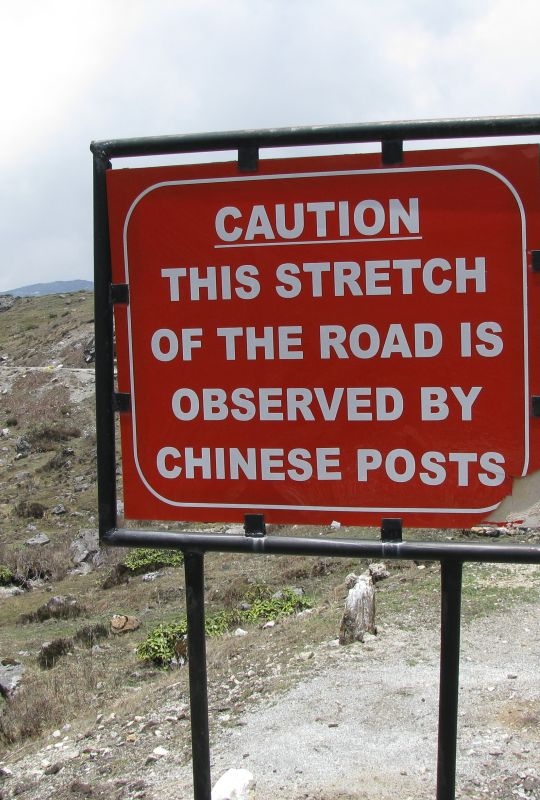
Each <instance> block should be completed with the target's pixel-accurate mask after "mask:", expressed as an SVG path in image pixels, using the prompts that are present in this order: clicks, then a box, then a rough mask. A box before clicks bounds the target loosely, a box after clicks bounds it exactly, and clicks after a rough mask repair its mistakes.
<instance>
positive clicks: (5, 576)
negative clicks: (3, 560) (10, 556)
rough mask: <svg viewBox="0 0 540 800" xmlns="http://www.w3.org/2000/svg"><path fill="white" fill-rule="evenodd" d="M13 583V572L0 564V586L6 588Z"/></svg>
mask: <svg viewBox="0 0 540 800" xmlns="http://www.w3.org/2000/svg"><path fill="white" fill-rule="evenodd" d="M12 581H13V572H12V571H11V570H10V568H9V567H6V566H5V565H4V564H0V586H8V585H9V584H10V583H11V582H12Z"/></svg>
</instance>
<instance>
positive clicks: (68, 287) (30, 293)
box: [0, 280, 94, 297]
mask: <svg viewBox="0 0 540 800" xmlns="http://www.w3.org/2000/svg"><path fill="white" fill-rule="evenodd" d="M83 290H84V291H87V292H93V291H94V284H93V283H92V281H80V280H77V281H53V282H52V283H32V284H30V285H29V286H19V288H18V289H9V290H8V291H5V292H0V294H12V295H15V296H16V297H41V296H42V295H45V294H69V293H70V292H80V291H83Z"/></svg>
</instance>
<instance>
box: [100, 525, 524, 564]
mask: <svg viewBox="0 0 540 800" xmlns="http://www.w3.org/2000/svg"><path fill="white" fill-rule="evenodd" d="M102 538H103V541H104V542H105V543H106V544H109V545H118V546H121V547H156V548H176V549H178V550H199V551H200V552H210V551H214V552H237V553H260V554H267V555H270V554H273V555H312V556H339V557H345V558H361V557H366V558H381V559H405V560H419V561H442V560H445V561H477V562H478V561H486V562H492V563H506V564H511V563H518V564H540V545H530V544H526V543H521V542H519V543H516V544H503V543H491V542H412V541H411V542H397V541H394V542H381V541H378V540H370V539H327V538H324V539H312V538H305V539H304V538H301V537H287V536H271V535H270V536H264V537H262V536H261V537H252V536H236V535H235V536H229V535H227V534H215V533H200V532H197V531H193V532H185V533H171V532H165V531H149V530H130V529H127V528H116V529H114V530H110V531H108V532H107V533H106V534H105V536H104V537H102Z"/></svg>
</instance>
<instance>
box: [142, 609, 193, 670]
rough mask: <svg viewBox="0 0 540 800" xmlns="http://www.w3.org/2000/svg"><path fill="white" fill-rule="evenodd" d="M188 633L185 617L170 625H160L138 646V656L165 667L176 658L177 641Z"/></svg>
mask: <svg viewBox="0 0 540 800" xmlns="http://www.w3.org/2000/svg"><path fill="white" fill-rule="evenodd" d="M186 634H187V622H186V620H185V618H184V619H181V620H180V621H179V622H174V623H171V624H169V625H165V624H161V625H158V626H157V627H156V628H154V629H153V630H152V631H150V633H149V634H148V636H147V637H146V639H145V640H144V641H143V642H141V643H140V645H139V646H138V647H137V656H138V658H140V659H141V661H149V662H152V663H153V664H156V665H157V666H159V667H165V666H167V665H168V664H169V663H170V662H171V661H172V659H173V658H174V648H175V645H176V642H177V641H178V640H179V639H181V638H182V637H184V636H186Z"/></svg>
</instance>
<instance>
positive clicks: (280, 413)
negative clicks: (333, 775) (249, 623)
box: [107, 146, 540, 527]
mask: <svg viewBox="0 0 540 800" xmlns="http://www.w3.org/2000/svg"><path fill="white" fill-rule="evenodd" d="M539 177H540V176H539V167H538V149H537V148H536V147H535V146H508V147H491V148H474V149H456V150H449V151H426V152H415V153H412V152H410V153H406V154H405V160H404V163H403V164H401V165H398V166H393V167H387V166H382V165H381V161H380V156H378V155H374V154H371V155H356V156H338V157H323V158H296V159H286V160H285V159H284V160H268V161H261V162H260V165H259V169H258V170H257V172H253V173H241V172H239V171H238V167H237V165H236V164H235V163H229V164H207V165H189V166H183V167H156V168H144V169H129V170H128V169H115V170H109V172H108V174H107V181H108V183H107V192H108V204H109V221H110V235H111V251H112V263H113V281H114V282H115V283H120V284H124V283H125V284H128V286H129V303H128V304H126V305H117V306H116V308H115V333H116V347H117V357H118V390H119V391H120V392H124V393H129V395H130V398H131V407H130V411H128V412H125V413H122V414H121V439H122V474H123V487H124V503H125V514H126V517H129V518H134V519H145V520H157V519H176V520H199V521H204V520H207V521H212V520H214V521H221V520H222V521H229V520H235V521H241V520H242V519H243V516H244V514H247V513H264V514H265V515H266V519H267V521H269V522H284V523H285V522H286V523H293V522H297V523H308V524H309V523H314V524H315V523H317V524H329V523H330V522H331V521H332V520H337V521H339V522H341V523H343V524H349V525H352V524H357V525H359V524H379V523H380V520H381V517H383V516H401V517H402V518H403V520H404V524H405V525H407V526H410V525H416V526H419V525H420V526H430V527H446V526H451V525H457V526H466V525H470V524H472V523H473V522H476V521H479V520H481V519H483V518H485V517H487V516H488V515H489V514H493V513H496V509H497V507H498V505H499V504H500V503H501V501H502V500H503V499H504V498H505V497H506V496H507V495H509V494H510V493H511V492H512V484H513V480H514V479H516V478H519V477H521V476H524V475H527V474H528V473H530V472H531V471H533V470H535V469H537V468H538V436H539V421H538V420H537V419H535V418H533V417H532V416H531V396H532V395H534V394H540V374H539V369H538V364H537V361H538V347H539V345H538V344H537V343H538V342H540V338H539V334H540V330H539V325H538V321H537V316H538V315H537V313H536V311H535V309H537V308H539V307H540V306H539V302H538V301H539V299H540V298H539V295H540V273H538V274H536V273H535V272H534V271H533V269H532V266H531V265H532V257H531V250H534V249H535V248H540V226H539V222H540V218H539V210H540V205H539V199H540V198H539V188H540V180H539Z"/></svg>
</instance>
